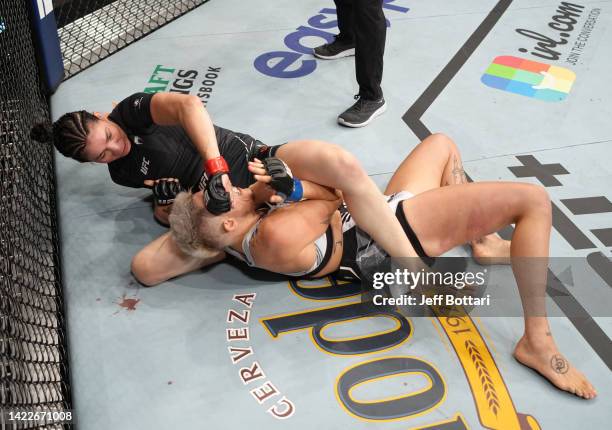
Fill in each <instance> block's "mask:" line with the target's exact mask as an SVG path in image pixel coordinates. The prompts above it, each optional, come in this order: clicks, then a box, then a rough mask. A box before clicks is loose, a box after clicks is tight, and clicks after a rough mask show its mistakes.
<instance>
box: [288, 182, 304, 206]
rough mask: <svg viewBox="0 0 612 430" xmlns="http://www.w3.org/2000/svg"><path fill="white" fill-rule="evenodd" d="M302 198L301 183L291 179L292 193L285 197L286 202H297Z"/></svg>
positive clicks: (302, 188)
mask: <svg viewBox="0 0 612 430" xmlns="http://www.w3.org/2000/svg"><path fill="white" fill-rule="evenodd" d="M302 197H304V187H303V186H302V181H300V180H299V179H297V178H293V191H292V192H291V195H290V196H289V197H287V201H289V202H299V201H300V200H302Z"/></svg>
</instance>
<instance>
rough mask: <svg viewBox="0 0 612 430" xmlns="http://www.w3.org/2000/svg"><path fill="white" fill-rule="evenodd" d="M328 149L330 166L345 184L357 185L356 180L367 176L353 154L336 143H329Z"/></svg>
mask: <svg viewBox="0 0 612 430" xmlns="http://www.w3.org/2000/svg"><path fill="white" fill-rule="evenodd" d="M329 149H330V153H331V157H330V159H331V160H332V168H333V169H334V170H335V171H336V172H338V173H339V175H340V176H341V177H342V178H343V180H342V182H343V183H344V184H346V186H348V187H350V186H352V185H357V184H356V182H357V181H359V180H360V179H363V178H367V176H368V174H367V173H366V171H365V170H364V168H363V166H362V165H361V163H359V160H357V158H356V157H355V156H354V155H353V154H351V153H350V152H348V151H347V150H345V149H344V148H342V147H340V146H338V145H330V148H329ZM342 188H346V187H342Z"/></svg>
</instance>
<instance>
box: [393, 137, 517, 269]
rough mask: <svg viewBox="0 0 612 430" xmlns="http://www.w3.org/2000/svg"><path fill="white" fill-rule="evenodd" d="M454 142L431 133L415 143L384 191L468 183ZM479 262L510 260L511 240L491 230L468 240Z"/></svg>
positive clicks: (412, 189) (426, 188)
mask: <svg viewBox="0 0 612 430" xmlns="http://www.w3.org/2000/svg"><path fill="white" fill-rule="evenodd" d="M467 183H468V181H467V177H466V175H465V171H464V170H463V162H462V160H461V154H460V153H459V148H457V145H455V143H454V142H453V141H452V140H451V139H450V138H449V137H448V136H446V135H444V134H441V133H436V134H432V135H431V136H429V137H427V138H426V139H425V140H423V142H421V143H420V144H419V145H417V146H416V147H415V148H414V150H412V152H410V154H409V155H408V157H406V159H405V160H404V161H403V162H402V164H401V165H400V167H399V168H398V169H397V170H396V172H395V174H394V175H393V177H392V178H391V180H390V181H389V184H388V185H387V188H386V190H385V194H387V195H389V194H393V193H396V192H398V191H401V190H408V191H410V192H411V193H412V194H420V193H422V192H424V191H427V190H431V189H434V188H440V187H445V186H449V185H459V184H467ZM470 245H472V252H473V256H474V259H476V261H478V262H479V263H481V264H509V263H510V241H508V240H503V239H502V238H500V237H499V236H498V235H497V234H495V233H492V234H488V235H485V236H483V237H480V238H477V239H475V240H473V241H471V242H470Z"/></svg>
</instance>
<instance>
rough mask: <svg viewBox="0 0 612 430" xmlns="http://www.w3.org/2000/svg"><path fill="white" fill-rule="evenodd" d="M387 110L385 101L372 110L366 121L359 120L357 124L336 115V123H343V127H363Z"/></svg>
mask: <svg viewBox="0 0 612 430" xmlns="http://www.w3.org/2000/svg"><path fill="white" fill-rule="evenodd" d="M386 110H387V102H385V104H384V105H382V106H381V107H379V108H378V109H376V110H375V111H374V113H373V114H372V115H371V116H370V118H368V119H367V121H364V122H360V123H358V124H355V123H352V122H346V121H345V120H344V119H342V118H341V117H338V124H340V125H343V126H345V127H352V128H359V127H365V126H366V125H368V124H369V123H371V122H372V121H374V119H375V118H376V117H377V116H380V115H382V114H383V113H385V111H386Z"/></svg>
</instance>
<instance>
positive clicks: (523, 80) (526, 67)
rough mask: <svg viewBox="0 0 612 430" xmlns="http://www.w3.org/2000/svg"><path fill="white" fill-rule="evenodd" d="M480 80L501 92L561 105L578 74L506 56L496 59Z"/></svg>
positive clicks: (561, 68) (557, 67) (562, 68)
mask: <svg viewBox="0 0 612 430" xmlns="http://www.w3.org/2000/svg"><path fill="white" fill-rule="evenodd" d="M480 80H481V81H482V83H483V84H485V85H487V86H489V87H492V88H497V89H498V90H503V91H509V92H511V93H515V94H520V95H523V96H527V97H532V98H534V99H538V100H544V101H547V102H560V101H562V100H565V98H566V97H567V95H568V94H569V92H570V90H571V88H572V84H573V83H574V81H575V80H576V74H575V73H574V72H573V71H571V70H569V69H566V68H564V67H559V66H551V65H550V64H545V63H538V62H537V61H531V60H525V59H523V58H518V57H512V56H509V55H504V56H500V57H496V58H495V60H493V62H492V63H491V65H490V66H489V68H488V69H487V70H486V72H485V73H484V75H482V78H480Z"/></svg>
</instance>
